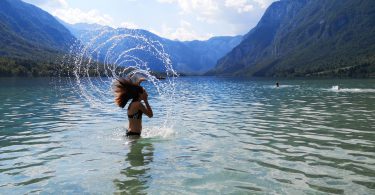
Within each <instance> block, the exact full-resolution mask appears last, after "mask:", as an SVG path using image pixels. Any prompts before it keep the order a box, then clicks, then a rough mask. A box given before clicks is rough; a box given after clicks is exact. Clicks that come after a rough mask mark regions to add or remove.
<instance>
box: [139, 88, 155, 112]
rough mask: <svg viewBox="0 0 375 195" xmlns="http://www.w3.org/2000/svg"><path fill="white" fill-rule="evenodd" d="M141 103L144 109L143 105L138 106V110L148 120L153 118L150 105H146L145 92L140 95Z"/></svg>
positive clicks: (146, 95) (146, 97)
mask: <svg viewBox="0 0 375 195" xmlns="http://www.w3.org/2000/svg"><path fill="white" fill-rule="evenodd" d="M142 99H143V102H144V103H145V105H146V107H145V106H144V105H143V104H140V110H141V111H142V112H143V113H145V114H146V115H147V116H148V117H149V118H151V117H153V116H154V113H153V112H152V108H151V106H150V104H149V103H148V94H147V92H146V91H144V92H143V94H142Z"/></svg>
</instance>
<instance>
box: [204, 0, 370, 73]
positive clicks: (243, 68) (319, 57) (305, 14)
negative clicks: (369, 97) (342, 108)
mask: <svg viewBox="0 0 375 195" xmlns="http://www.w3.org/2000/svg"><path fill="white" fill-rule="evenodd" d="M207 74H209V75H212V74H213V75H238V76H261V77H262V76H272V77H274V76H276V77H289V76H375V75H374V74H375V1H372V0H360V1H357V0H329V1H327V0H314V1H311V0H281V1H277V2H274V3H273V4H271V6H270V7H269V8H268V9H267V10H266V12H265V14H264V15H263V17H262V18H261V20H260V21H259V23H258V25H257V26H256V27H255V28H253V29H252V30H251V31H250V32H249V33H248V34H246V35H245V36H244V39H243V41H242V42H241V43H240V44H239V45H238V46H237V47H235V48H234V49H233V50H232V51H231V52H229V53H228V54H227V55H226V56H224V57H223V58H221V59H220V60H219V61H218V63H217V64H216V66H215V68H214V69H213V70H211V71H209V72H208V73H207Z"/></svg>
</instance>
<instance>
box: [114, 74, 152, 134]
mask: <svg viewBox="0 0 375 195" xmlns="http://www.w3.org/2000/svg"><path fill="white" fill-rule="evenodd" d="M140 82H141V81H140ZM140 82H138V83H137V84H133V83H132V82H131V81H130V80H127V79H124V78H121V79H118V80H117V81H116V82H115V84H114V92H115V103H116V104H117V105H118V106H120V107H121V108H124V107H125V105H126V104H127V103H128V101H129V100H132V101H131V102H130V104H129V106H128V119H129V127H128V130H127V132H126V136H131V135H136V136H140V135H141V131H142V114H143V113H144V114H146V115H147V116H148V117H149V118H151V117H152V116H153V112H152V109H151V106H150V104H149V103H148V94H147V92H146V90H145V89H144V88H143V87H141V86H140V85H139V83H140ZM142 100H143V102H144V104H145V105H143V104H142V103H141V101H142Z"/></svg>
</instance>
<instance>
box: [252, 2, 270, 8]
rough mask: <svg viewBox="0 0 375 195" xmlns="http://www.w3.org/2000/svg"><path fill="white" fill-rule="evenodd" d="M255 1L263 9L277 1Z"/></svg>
mask: <svg viewBox="0 0 375 195" xmlns="http://www.w3.org/2000/svg"><path fill="white" fill-rule="evenodd" d="M253 1H254V2H256V3H258V4H259V6H260V7H261V8H263V9H266V8H267V7H268V6H269V5H270V4H271V3H272V2H274V1H275V0H253Z"/></svg>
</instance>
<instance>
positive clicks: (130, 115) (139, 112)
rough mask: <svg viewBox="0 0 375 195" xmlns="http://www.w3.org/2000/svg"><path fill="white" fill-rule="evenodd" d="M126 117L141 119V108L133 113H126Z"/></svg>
mask: <svg viewBox="0 0 375 195" xmlns="http://www.w3.org/2000/svg"><path fill="white" fill-rule="evenodd" d="M132 103H133V102H132ZM129 108H130V105H129V107H128V109H129ZM128 118H131V119H139V120H140V119H142V111H141V110H138V112H136V113H134V114H128Z"/></svg>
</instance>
